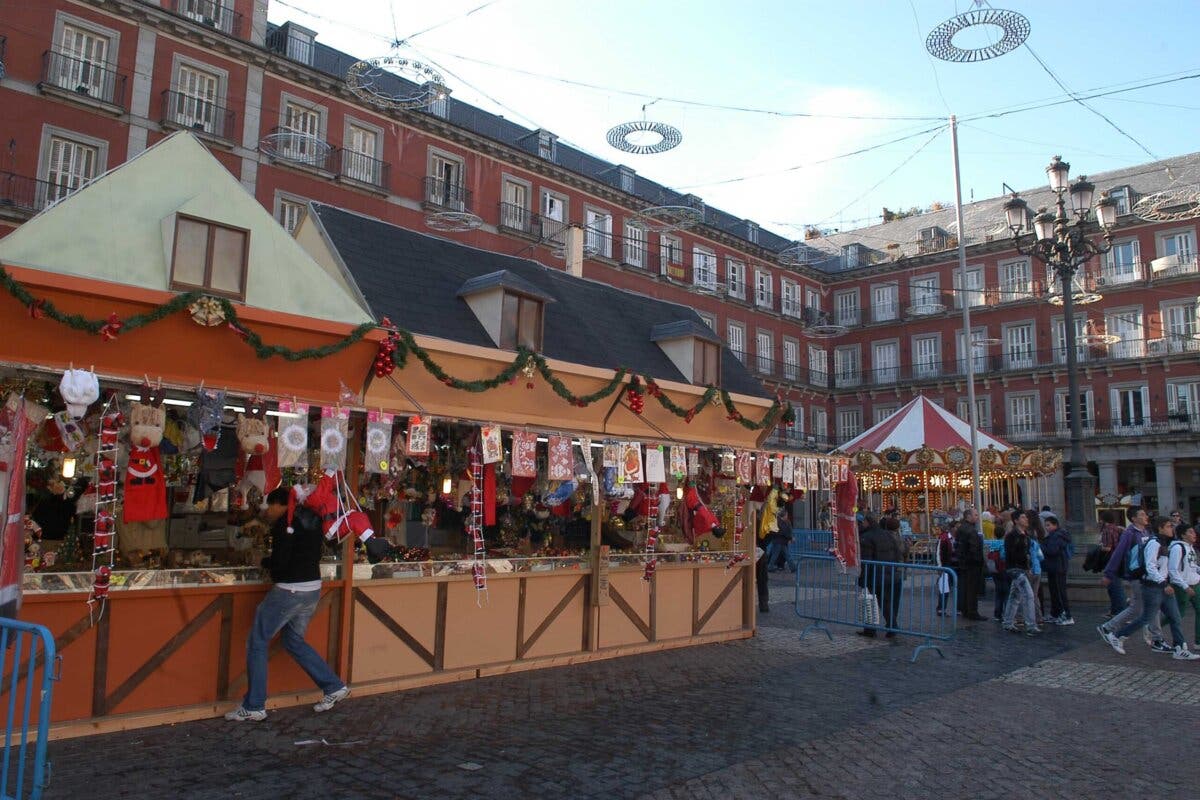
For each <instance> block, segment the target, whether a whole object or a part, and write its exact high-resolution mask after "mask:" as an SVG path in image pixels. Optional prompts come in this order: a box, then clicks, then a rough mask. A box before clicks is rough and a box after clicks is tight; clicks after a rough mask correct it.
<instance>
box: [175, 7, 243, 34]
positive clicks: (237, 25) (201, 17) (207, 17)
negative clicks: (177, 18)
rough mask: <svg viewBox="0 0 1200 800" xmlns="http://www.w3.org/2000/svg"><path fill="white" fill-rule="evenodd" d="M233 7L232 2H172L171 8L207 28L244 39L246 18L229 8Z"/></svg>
mask: <svg viewBox="0 0 1200 800" xmlns="http://www.w3.org/2000/svg"><path fill="white" fill-rule="evenodd" d="M164 5H165V4H164ZM232 5H233V3H232V0H224V2H222V0H171V5H170V8H171V10H172V11H174V12H175V13H176V14H179V15H181V16H184V17H187V18H188V19H190V20H192V21H193V22H198V23H199V24H201V25H203V26H205V27H206V28H212V29H213V30H216V31H220V32H221V33H227V34H229V35H230V36H236V37H237V38H239V39H244V38H245V34H244V33H243V27H242V22H243V20H244V18H243V17H242V15H241V14H239V13H238V12H236V11H234V10H233V9H232V8H230V7H229V6H232Z"/></svg>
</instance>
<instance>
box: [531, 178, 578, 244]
mask: <svg viewBox="0 0 1200 800" xmlns="http://www.w3.org/2000/svg"><path fill="white" fill-rule="evenodd" d="M570 211H571V206H570V199H569V198H568V197H567V196H566V195H565V194H563V193H562V192H559V191H556V190H554V189H549V188H547V187H545V186H543V187H542V190H541V192H540V193H539V194H538V216H539V224H540V225H541V228H542V238H543V239H545V240H546V241H549V242H556V243H558V244H563V243H564V242H565V240H566V230H567V224H568V223H569V222H570V219H571V217H570ZM556 214H557V215H558V216H555V215H556Z"/></svg>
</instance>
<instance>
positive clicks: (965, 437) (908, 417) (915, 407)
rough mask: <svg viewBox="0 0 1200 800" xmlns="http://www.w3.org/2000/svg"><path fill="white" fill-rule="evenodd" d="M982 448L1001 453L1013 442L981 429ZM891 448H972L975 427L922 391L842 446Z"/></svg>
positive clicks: (871, 449) (872, 449)
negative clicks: (972, 433)
mask: <svg viewBox="0 0 1200 800" xmlns="http://www.w3.org/2000/svg"><path fill="white" fill-rule="evenodd" d="M978 442H979V448H980V449H981V450H982V449H984V448H987V447H994V448H996V449H997V450H1000V451H1001V452H1003V451H1005V450H1008V449H1009V448H1010V447H1011V445H1010V444H1008V443H1007V442H1005V441H1003V440H1002V439H997V438H996V437H994V436H989V435H988V434H986V433H984V432H983V431H979V432H978ZM889 447H898V448H900V449H901V450H906V451H911V450H919V449H920V448H922V447H932V448H933V449H934V450H945V449H946V448H948V447H965V448H967V449H968V450H969V449H970V448H971V427H970V425H968V424H967V423H966V422H963V421H962V420H961V419H959V418H958V417H956V416H955V415H953V414H951V413H950V412H949V411H947V410H946V409H944V408H942V407H941V406H939V405H937V404H935V403H933V402H932V401H930V400H929V398H927V397H926V396H925V395H923V394H919V395H917V396H916V397H915V398H913V399H912V400H911V401H909V402H908V403H907V404H906V405H904V406H903V407H902V408H900V409H899V410H897V411H896V413H894V414H892V415H891V416H890V417H888V418H887V419H885V420H883V421H882V422H880V423H879V424H878V425H876V426H874V427H873V428H870V429H869V430H867V431H864V432H863V433H860V434H859V435H858V436H856V437H855V438H853V439H851V440H850V441H848V442H846V443H845V444H844V445H842V446H841V447H839V448H838V450H839V451H840V452H843V453H848V454H853V453H857V452H859V451H860V450H866V451H867V452H871V453H878V452H881V451H883V450H886V449H887V448H889Z"/></svg>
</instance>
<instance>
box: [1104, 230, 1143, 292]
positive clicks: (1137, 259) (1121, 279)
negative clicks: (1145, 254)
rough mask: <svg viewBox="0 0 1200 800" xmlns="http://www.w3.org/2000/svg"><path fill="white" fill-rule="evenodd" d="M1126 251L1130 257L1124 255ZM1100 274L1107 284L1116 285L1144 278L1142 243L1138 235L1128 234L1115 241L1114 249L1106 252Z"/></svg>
mask: <svg viewBox="0 0 1200 800" xmlns="http://www.w3.org/2000/svg"><path fill="white" fill-rule="evenodd" d="M1126 248H1128V251H1126ZM1126 252H1128V253H1129V256H1128V257H1124V254H1125V253H1126ZM1118 256H1121V257H1120V258H1118ZM1100 276H1101V277H1102V278H1103V279H1104V283H1105V285H1110V284H1111V285H1115V286H1119V285H1122V284H1126V283H1136V282H1137V281H1139V280H1142V276H1143V270H1142V243H1141V241H1140V240H1139V239H1138V237H1136V236H1127V237H1123V238H1121V239H1116V240H1114V241H1113V244H1112V249H1111V250H1109V251H1108V252H1107V253H1105V254H1104V267H1103V268H1102V270H1101V273H1100Z"/></svg>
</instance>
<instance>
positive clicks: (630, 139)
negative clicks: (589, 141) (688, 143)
mask: <svg viewBox="0 0 1200 800" xmlns="http://www.w3.org/2000/svg"><path fill="white" fill-rule="evenodd" d="M657 102H658V101H657V100H655V101H653V102H651V103H647V104H646V105H644V106H642V118H641V119H640V120H636V121H634V122H622V123H621V124H620V125H614V126H613V127H611V128H609V129H608V136H607V138H608V143H609V144H610V145H612V146H613V147H615V148H616V149H618V150H620V151H621V152H623V153H633V154H635V155H653V154H657V153H665V152H667V151H668V150H674V149H675V148H676V147H678V146H679V144H680V142H682V141H683V134H682V133H680V131H679V129H678V128H676V127H675V126H674V125H668V124H667V123H665V122H654V121H652V120H648V119H646V109H647V108H648V107H650V106H652V105H654V103H657Z"/></svg>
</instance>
